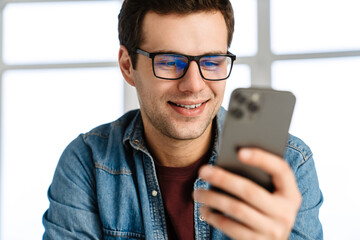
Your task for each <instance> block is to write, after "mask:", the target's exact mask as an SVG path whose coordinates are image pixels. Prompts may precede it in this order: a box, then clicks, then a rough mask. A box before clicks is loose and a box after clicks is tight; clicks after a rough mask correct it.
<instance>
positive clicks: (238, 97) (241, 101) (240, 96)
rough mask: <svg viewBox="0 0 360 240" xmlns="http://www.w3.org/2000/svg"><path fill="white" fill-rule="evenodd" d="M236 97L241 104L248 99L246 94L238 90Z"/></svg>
mask: <svg viewBox="0 0 360 240" xmlns="http://www.w3.org/2000/svg"><path fill="white" fill-rule="evenodd" d="M234 98H235V99H236V101H237V102H238V103H240V104H243V103H244V102H245V101H246V97H245V96H244V95H242V94H241V93H240V92H237V93H236V94H235V95H234Z"/></svg>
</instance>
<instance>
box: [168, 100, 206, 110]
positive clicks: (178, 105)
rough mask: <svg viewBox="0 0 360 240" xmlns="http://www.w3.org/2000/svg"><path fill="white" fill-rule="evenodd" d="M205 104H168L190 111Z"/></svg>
mask: <svg viewBox="0 0 360 240" xmlns="http://www.w3.org/2000/svg"><path fill="white" fill-rule="evenodd" d="M206 102H207V101H206ZM206 102H202V103H198V104H192V105H182V104H177V103H173V102H169V103H170V104H172V105H174V106H177V107H181V108H185V109H188V110H191V109H195V108H198V107H200V106H201V105H203V104H204V103H206Z"/></svg>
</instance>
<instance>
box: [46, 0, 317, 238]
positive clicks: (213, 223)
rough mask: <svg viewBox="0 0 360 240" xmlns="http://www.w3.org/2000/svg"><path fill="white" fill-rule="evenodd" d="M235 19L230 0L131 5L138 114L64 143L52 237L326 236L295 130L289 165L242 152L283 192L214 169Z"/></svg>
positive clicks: (124, 53) (122, 25) (124, 41)
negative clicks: (267, 189)
mask: <svg viewBox="0 0 360 240" xmlns="http://www.w3.org/2000/svg"><path fill="white" fill-rule="evenodd" d="M233 21H234V20H233V12H232V8H231V5H230V2H229V1H228V0H202V1H198V0H173V1H168V0H126V1H124V4H123V7H122V10H121V13H120V15H119V38H120V43H121V47H120V51H119V65H120V69H121V72H122V74H123V76H124V78H125V80H126V81H127V83H129V84H130V85H132V86H134V87H135V88H136V90H137V93H138V99H139V104H140V110H135V111H131V112H129V113H126V114H125V115H124V116H122V117H121V118H120V119H119V120H117V121H115V122H113V123H111V124H106V125H103V126H100V127H97V128H95V129H94V130H92V131H90V132H89V133H86V134H82V135H80V136H79V137H78V138H77V139H75V140H74V141H73V142H72V143H71V144H70V145H69V146H68V147H67V149H66V150H65V151H64V153H63V155H62V157H61V159H60V161H59V164H58V166H57V169H56V172H55V176H54V179H53V182H52V184H51V186H50V188H49V192H48V196H49V200H50V207H49V209H48V211H47V212H46V213H45V214H44V218H43V222H44V226H45V229H46V231H45V234H44V239H57V238H58V239H123V238H124V239H228V238H232V239H288V238H290V239H322V228H321V224H320V222H319V219H318V213H319V208H320V205H321V203H322V195H321V192H320V190H319V186H318V181H317V176H316V171H315V168H314V162H313V159H312V154H311V151H310V150H309V148H308V147H307V146H306V145H305V144H304V143H303V142H301V140H299V139H297V138H295V137H293V136H290V137H289V143H288V148H287V151H286V155H285V159H286V161H284V160H283V159H280V158H279V157H277V156H274V155H272V154H270V153H267V152H265V151H263V150H261V149H242V150H241V151H239V161H243V162H244V163H246V164H250V165H253V166H256V167H259V168H261V169H263V170H265V171H266V172H268V173H269V174H270V175H271V176H272V179H273V182H274V185H275V188H276V190H275V192H273V193H269V192H267V191H266V190H265V189H263V188H262V187H260V186H258V185H256V184H255V183H253V182H251V181H249V180H247V179H244V178H242V177H240V176H237V175H234V174H231V173H229V172H226V171H225V170H222V169H220V168H217V167H210V166H209V164H210V165H212V164H213V163H214V161H215V160H216V156H217V151H216V147H217V145H218V139H219V135H220V131H221V127H222V123H223V120H224V114H225V111H224V110H223V109H222V108H221V102H222V100H223V96H224V90H225V84H226V78H227V77H228V76H229V74H230V72H231V66H232V64H233V60H234V56H233V55H232V54H230V53H229V52H228V47H229V46H230V43H231V39H232V34H233V27H234V22H233ZM207 163H209V164H207ZM199 169H200V170H199ZM294 173H295V174H294ZM198 176H199V177H198ZM209 184H211V185H213V186H216V187H217V188H220V189H223V190H225V191H227V192H229V193H231V194H232V195H233V196H235V197H230V196H228V195H224V194H220V193H218V192H214V191H211V190H209ZM240 199H241V200H240ZM210 208H212V209H216V210H219V211H220V212H223V213H224V215H223V214H218V211H211V210H209V209H210Z"/></svg>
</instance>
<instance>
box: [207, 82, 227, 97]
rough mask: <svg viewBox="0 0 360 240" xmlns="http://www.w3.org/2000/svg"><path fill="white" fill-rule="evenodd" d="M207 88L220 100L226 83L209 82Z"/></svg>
mask: <svg viewBox="0 0 360 240" xmlns="http://www.w3.org/2000/svg"><path fill="white" fill-rule="evenodd" d="M209 87H210V89H211V90H212V92H213V93H214V95H215V97H216V98H221V99H222V98H223V97H224V92H225V87H226V81H219V82H210V83H209Z"/></svg>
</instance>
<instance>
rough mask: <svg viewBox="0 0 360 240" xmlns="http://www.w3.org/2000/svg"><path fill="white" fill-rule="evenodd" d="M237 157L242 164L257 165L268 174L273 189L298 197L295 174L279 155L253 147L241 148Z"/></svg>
mask: <svg viewBox="0 0 360 240" xmlns="http://www.w3.org/2000/svg"><path fill="white" fill-rule="evenodd" d="M238 157H239V159H240V161H241V162H243V163H244V164H248V165H251V166H254V167H258V168H260V169H262V170H264V171H265V172H267V173H268V174H270V176H271V177H272V181H273V184H274V186H275V189H276V190H275V191H277V192H281V194H282V195H286V196H295V197H299V195H300V193H299V191H298V188H297V183H296V179H295V176H294V174H293V172H292V171H291V168H290V166H289V164H288V163H287V162H286V161H285V160H284V159H282V158H281V157H279V156H277V155H274V154H271V153H269V152H266V151H264V150H261V149H255V148H244V149H241V150H240V151H239V153H238Z"/></svg>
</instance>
